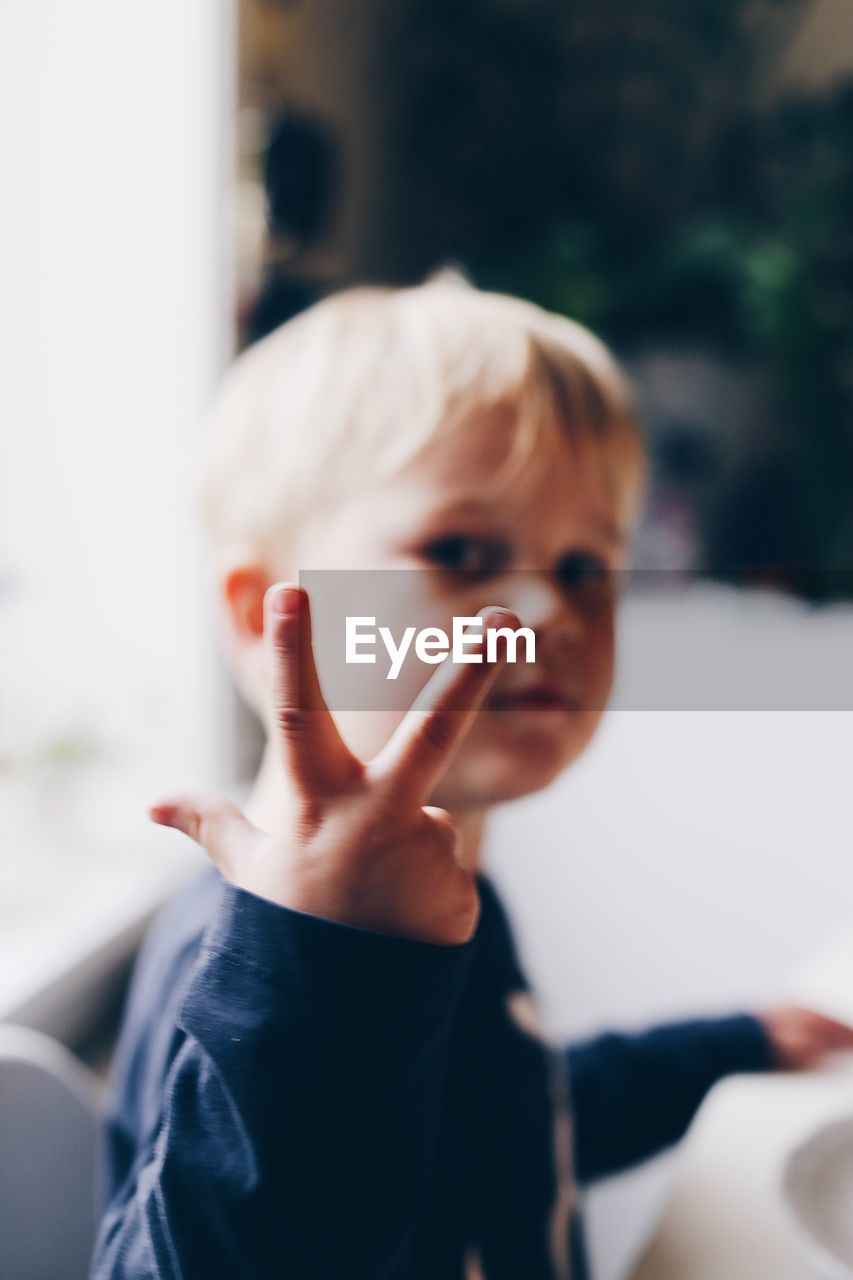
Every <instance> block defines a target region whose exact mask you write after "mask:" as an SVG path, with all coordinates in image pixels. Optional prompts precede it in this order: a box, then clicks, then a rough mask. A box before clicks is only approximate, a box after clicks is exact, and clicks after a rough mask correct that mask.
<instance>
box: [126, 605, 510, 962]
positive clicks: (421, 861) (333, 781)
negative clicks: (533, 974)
mask: <svg viewBox="0 0 853 1280" xmlns="http://www.w3.org/2000/svg"><path fill="white" fill-rule="evenodd" d="M481 616H483V617H484V618H485V624H486V625H485V629H488V628H492V627H507V626H511V627H513V628H515V627H517V626H518V620H517V619H516V618H515V616H514V615H513V614H511V613H509V612H508V611H507V610H503V609H495V608H490V609H484V610H483V611H482V614H481ZM485 629H484V631H485ZM264 634H265V637H266V639H267V643H268V644H269V645H270V646H271V649H272V653H271V662H272V671H273V687H272V705H273V712H274V717H273V723H274V731H275V733H276V740H277V742H278V744H279V748H280V754H281V766H282V771H283V775H284V776H283V784H284V785H285V786H286V787H287V789H288V791H289V792H290V793H291V794H292V795H293V797H294V809H293V813H292V819H291V821H290V822H289V823H288V826H287V829H286V830H282V831H275V832H265V831H261V830H260V828H258V827H257V826H255V825H254V824H253V823H251V822H250V821H249V820H248V818H246V816H245V815H244V814H243V813H242V812H241V811H240V809H239V808H238V807H237V806H236V805H235V804H233V803H232V802H231V801H230V800H227V799H225V798H224V797H222V796H216V795H209V794H206V793H193V794H191V795H183V796H175V797H172V798H170V799H164V800H161V801H160V802H159V803H157V804H155V805H153V806H152V807H151V809H150V816H151V818H152V819H153V820H154V821H155V822H159V823H161V824H162V825H164V826H170V827H175V828H176V829H177V830H179V831H183V832H184V833H185V834H186V835H188V836H190V837H191V838H192V839H193V840H195V841H196V842H197V843H198V844H200V845H201V846H202V848H203V849H204V850H205V852H206V853H207V854H208V855H209V857H210V858H211V859H212V860H213V861H214V862H215V863H216V864H217V866H218V867H219V868H220V870H221V871H222V873H223V875H224V876H225V878H226V879H228V880H230V881H232V882H233V883H234V884H236V885H238V886H240V887H241V888H243V889H246V890H248V891H249V892H250V893H254V894H256V895H258V896H259V897H262V898H267V899H268V900H270V901H271V902H276V903H279V904H280V905H282V906H286V907H291V908H293V909H294V910H297V911H306V912H308V913H309V914H311V915H316V916H321V917H324V918H326V919H328V920H337V921H339V922H341V923H344V924H349V925H356V926H359V927H360V928H364V929H372V930H375V931H377V932H380V933H389V934H396V935H398V936H402V937H407V938H412V939H416V940H418V941H421V942H432V943H438V944H441V945H454V944H459V943H463V942H466V941H467V940H468V938H470V936H471V934H472V933H473V931H474V927H475V925H476V920H477V911H478V900H477V892H476V886H475V884H474V880H473V877H472V876H471V875H469V874H468V872H466V871H464V870H463V869H462V867H461V866H460V865H459V861H458V858H457V852H458V849H457V845H458V840H459V833H458V831H457V829H456V827H455V826H454V824H453V822H452V820H451V818H450V815H449V814H448V813H446V812H445V811H444V810H440V809H434V808H431V807H428V806H427V805H426V801H427V799H428V797H429V795H430V794H431V792H432V791H433V789H434V787H435V784H436V783H437V781H438V780H439V778H440V777H441V775H442V773H443V772H444V770H445V769H446V768H447V766H448V764H449V763H450V760H451V758H452V757H453V755H454V753H455V752H456V750H457V749H458V748H459V746H460V744H461V742H462V739H463V738H464V736H465V734H466V733H467V732H468V730H469V728H470V726H471V724H472V722H473V720H474V718H475V716H476V714H477V710H478V708H479V707H480V705H481V703H482V701H483V699H484V698H485V696H486V694H487V692H488V690H489V688H490V686H491V684H492V682H493V681H494V679H495V677H496V675H497V673H498V671H499V669H500V667H501V666H502V665H503V662H504V661H505V659H506V646H505V644H504V643H501V644H500V645H499V646H498V657H497V660H496V661H495V662H492V663H489V662H488V661H487V660H486V655H485V634H484V636H483V645H482V653H483V662H482V663H470V664H461V665H459V666H457V667H454V666H453V665H452V664H451V663H450V662H449V661H445V662H444V663H443V664H442V665H441V666H439V667H438V669H437V670H436V672H435V674H434V675H433V677H432V679H431V680H430V681H429V683H428V685H427V686H426V688H425V690H424V692H423V694H422V695H421V697H420V698H419V699H418V704H417V705H416V707H414V708H412V709H411V710H410V711H409V712H408V713H407V715H406V717H405V719H404V720H403V721H402V723H401V724H400V726H399V727H398V729H397V730H396V732H395V733H394V735H393V737H392V738H391V740H390V741H389V742H388V744H387V745H386V746H385V747H384V748H383V750H382V751H381V752H380V753H379V755H378V756H376V757H375V758H374V759H373V760H371V761H369V762H367V763H365V762H363V761H361V760H358V759H356V757H355V756H354V755H353V754H352V753H351V752H350V751H349V749H348V748H347V746H346V744H345V743H344V741H343V739H342V738H341V736H340V734H339V732H338V729H337V726H336V724H335V722H334V719H333V718H332V715H331V713H330V711H329V709H328V707H327V706H326V703H325V701H324V699H323V694H322V692H321V689H320V682H319V679H318V677H317V670H316V666H315V663H314V655H313V649H312V644H311V617H310V609H309V603H308V597H307V595H306V593H305V591H304V590H302V588H300V587H296V586H289V585H282V584H278V585H277V586H275V587H271V588H270V589H269V590H268V591H267V593H266V596H265V598H264ZM469 651H470V652H477V649H476V647H473V646H472V647H471V648H470V650H469Z"/></svg>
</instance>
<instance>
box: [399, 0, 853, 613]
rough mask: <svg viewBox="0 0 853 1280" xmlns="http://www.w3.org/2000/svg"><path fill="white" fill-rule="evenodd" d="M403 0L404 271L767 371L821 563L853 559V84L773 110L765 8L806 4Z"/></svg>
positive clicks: (792, 15)
mask: <svg viewBox="0 0 853 1280" xmlns="http://www.w3.org/2000/svg"><path fill="white" fill-rule="evenodd" d="M403 8H405V11H406V18H405V20H404V21H401V22H400V23H399V30H398V36H399V37H400V39H404V40H405V41H406V42H407V44H406V46H405V47H406V48H407V49H411V50H413V52H411V54H410V55H409V56H407V57H405V58H401V59H400V63H399V70H398V72H397V76H398V83H397V92H396V93H395V94H394V102H395V106H396V116H395V122H394V127H393V131H392V132H393V136H394V137H395V138H396V141H397V145H398V148H399V151H398V160H399V168H400V171H401V173H402V174H403V175H404V177H403V179H402V181H403V186H404V193H403V198H402V201H401V206H400V207H401V210H402V211H403V212H404V213H405V212H406V211H408V214H409V215H410V216H409V218H408V219H407V218H405V217H404V218H403V219H402V222H403V225H404V226H408V225H411V226H412V227H413V228H416V231H413V232H412V238H411V245H410V248H411V253H410V256H409V259H408V269H409V274H410V275H411V276H413V277H414V276H417V275H419V274H423V272H424V271H425V270H426V269H429V268H431V267H432V266H434V265H435V264H436V263H437V262H439V261H441V260H446V259H448V258H451V259H456V260H460V261H462V262H463V263H464V264H465V265H466V266H467V267H468V268H469V269H470V271H471V273H472V274H473V276H474V278H475V279H476V280H477V283H478V284H480V285H481V286H483V287H486V288H495V289H502V290H505V291H507V292H511V293H517V294H520V295H522V296H525V297H529V298H531V299H533V300H534V301H537V302H540V303H542V304H543V305H545V306H547V307H549V308H552V309H554V310H556V311H559V312H562V313H564V314H567V315H570V316H573V317H574V318H576V319H578V320H581V321H582V322H584V323H586V324H588V325H590V327H592V328H593V329H595V330H597V331H598V332H600V333H602V334H603V335H604V336H605V337H606V338H607V339H608V340H609V341H610V342H612V343H614V344H615V345H617V346H618V348H619V349H620V350H622V351H623V352H625V351H628V350H630V349H631V348H632V347H633V346H638V345H645V346H647V347H648V346H649V345H650V344H651V345H654V344H656V343H657V344H667V345H682V346H686V345H693V346H696V345H699V346H701V347H704V348H705V349H711V350H715V351H717V352H719V353H721V354H722V355H723V356H724V357H725V358H727V359H732V360H738V361H743V362H745V363H747V364H753V365H755V364H758V365H760V366H761V367H762V368H763V369H764V370H765V371H766V372H767V373H768V374H769V385H770V386H771V388H772V389H773V390H772V394H773V406H772V409H773V412H774V416H775V419H776V422H777V424H778V435H779V445H780V448H781V449H783V450H785V451H787V454H788V456H789V458H790V465H791V467H792V468H793V469H794V470H795V471H796V472H797V473H798V475H799V476H800V477H801V484H802V487H803V490H804V492H805V491H808V501H807V506H808V509H809V511H810V513H812V515H811V516H810V519H811V520H812V523H814V522H815V521H817V522H818V523H819V524H820V526H821V528H820V530H819V536H815V537H814V538H812V539H811V540H810V545H809V548H808V550H807V551H805V550H804V552H803V554H804V555H806V554H807V555H809V556H811V557H812V559H814V558H815V557H817V559H818V561H819V565H820V569H821V570H824V569H825V570H826V571H827V572H829V574H830V575H831V574H833V573H837V572H838V571H839V570H842V569H845V570H846V569H848V568H849V567H850V566H853V517H851V515H850V514H849V513H850V511H851V509H853V502H851V495H853V85H851V84H837V85H835V86H834V87H833V88H831V89H830V90H828V91H827V92H825V93H814V94H811V95H809V96H807V95H800V96H798V97H788V98H786V99H784V100H782V101H778V102H776V103H775V104H774V105H772V106H767V105H761V104H760V102H757V101H756V100H757V98H758V97H759V95H758V94H757V93H756V83H757V77H758V75H759V69H760V66H761V62H762V59H763V58H764V59H766V42H767V39H768V25H767V16H768V14H769V15H771V17H772V13H773V11H774V10H775V11H776V13H777V17H776V18H775V21H776V22H777V24H778V22H780V21H782V22H785V21H787V22H792V21H794V20H795V19H796V17H797V15H798V14H799V13H800V12H801V11H802V10H803V5H802V3H801V0H777V3H776V4H775V5H773V4H768V3H765V5H764V7H763V11H762V12H763V18H764V25H762V23H761V22H760V21H758V20H756V13H757V12H758V11H757V9H756V5H755V4H754V3H751V2H750V0H684V3H679V4H675V3H673V2H672V0H645V2H644V4H642V5H637V4H636V3H635V2H634V0H527V3H526V4H521V3H510V2H509V0H502V2H497V3H495V2H491V3H485V0H454V2H453V3H450V2H449V0H431V3H425V2H418V3H412V4H410V5H408V6H404V7H403ZM760 16H761V13H759V17H760ZM403 47H404V46H403V45H402V44H400V45H399V48H400V49H402V48H403ZM846 580H847V581H849V575H848V578H847V579H846ZM803 589H804V593H805V594H813V595H820V594H826V593H827V592H828V593H829V594H833V589H832V588H831V587H827V586H826V584H824V585H823V586H820V587H817V586H814V585H813V586H808V585H804V588H803Z"/></svg>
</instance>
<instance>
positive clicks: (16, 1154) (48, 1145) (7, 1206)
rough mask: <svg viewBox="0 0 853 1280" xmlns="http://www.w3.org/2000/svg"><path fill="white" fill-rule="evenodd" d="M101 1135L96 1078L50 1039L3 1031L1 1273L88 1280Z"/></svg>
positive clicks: (28, 1278) (24, 1279)
mask: <svg viewBox="0 0 853 1280" xmlns="http://www.w3.org/2000/svg"><path fill="white" fill-rule="evenodd" d="M97 1129H98V1105H97V1089H96V1082H95V1077H94V1076H93V1075H92V1074H91V1073H90V1072H89V1071H88V1070H86V1068H85V1067H83V1066H82V1065H81V1064H80V1063H79V1062H78V1061H77V1060H76V1058H74V1056H73V1055H72V1054H71V1053H69V1052H68V1050H67V1049H65V1048H63V1046H62V1045H60V1044H59V1043H58V1042H57V1041H55V1040H52V1039H51V1038H50V1037H49V1036H46V1035H43V1034H42V1033H41V1032H38V1031H31V1030H30V1029H29V1028H26V1027H18V1026H11V1025H8V1024H5V1025H0V1275H2V1276H4V1277H8V1280H85V1277H86V1275H87V1272H88V1268H89V1260H90V1255H91V1251H92V1245H93V1242H94V1231H95V1205H94V1192H93V1186H94V1165H95V1147H96V1140H97Z"/></svg>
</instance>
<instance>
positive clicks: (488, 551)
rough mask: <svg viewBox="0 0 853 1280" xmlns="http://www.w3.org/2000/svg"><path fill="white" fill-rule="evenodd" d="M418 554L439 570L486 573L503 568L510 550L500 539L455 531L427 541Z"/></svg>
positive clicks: (505, 565) (508, 557)
mask: <svg viewBox="0 0 853 1280" xmlns="http://www.w3.org/2000/svg"><path fill="white" fill-rule="evenodd" d="M421 556H422V558H423V559H424V560H427V561H428V562H429V563H430V564H432V565H435V566H436V567H437V568H439V569H458V570H462V571H464V572H466V573H476V574H483V575H485V574H490V573H499V572H500V571H501V570H502V569H505V568H506V567H507V565H508V564H509V559H510V552H509V548H508V546H507V545H506V543H505V542H503V541H502V540H501V539H498V538H476V537H472V536H470V535H469V534H462V533H458V534H457V533H454V534H447V535H445V536H444V537H441V538H434V539H433V540H432V541H431V542H428V543H427V544H426V546H425V547H423V548H422V550H421Z"/></svg>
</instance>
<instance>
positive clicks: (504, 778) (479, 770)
mask: <svg viewBox="0 0 853 1280" xmlns="http://www.w3.org/2000/svg"><path fill="white" fill-rule="evenodd" d="M532 745H533V744H532ZM577 754H578V752H572V751H569V750H567V748H566V744H565V743H563V744H562V749H559V748H558V747H557V745H556V744H554V743H550V744H547V745H543V744H542V743H541V741H540V742H538V743H536V744H535V745H533V749H531V750H529V751H527V752H526V753H524V754H521V753H519V752H516V751H500V752H497V751H495V752H490V753H489V754H488V756H487V757H486V758H481V759H480V760H478V761H477V762H476V763H474V762H473V761H472V762H471V763H472V767H471V769H470V772H469V776H468V778H467V779H466V781H467V782H468V783H469V786H470V790H471V791H472V792H476V795H477V803H479V804H480V805H484V806H488V805H493V804H502V803H505V802H506V801H508V800H520V799H521V798H522V797H523V796H530V795H534V794H535V793H536V792H537V791H542V790H544V788H545V787H547V786H550V784H551V783H552V782H553V781H554V780H555V778H558V777H559V775H560V774H561V773H562V772H563V770H564V769H565V768H566V767H567V766H568V765H569V764H570V763H571V761H572V760H573V759H574V758H575V756H576V755H577Z"/></svg>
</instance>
